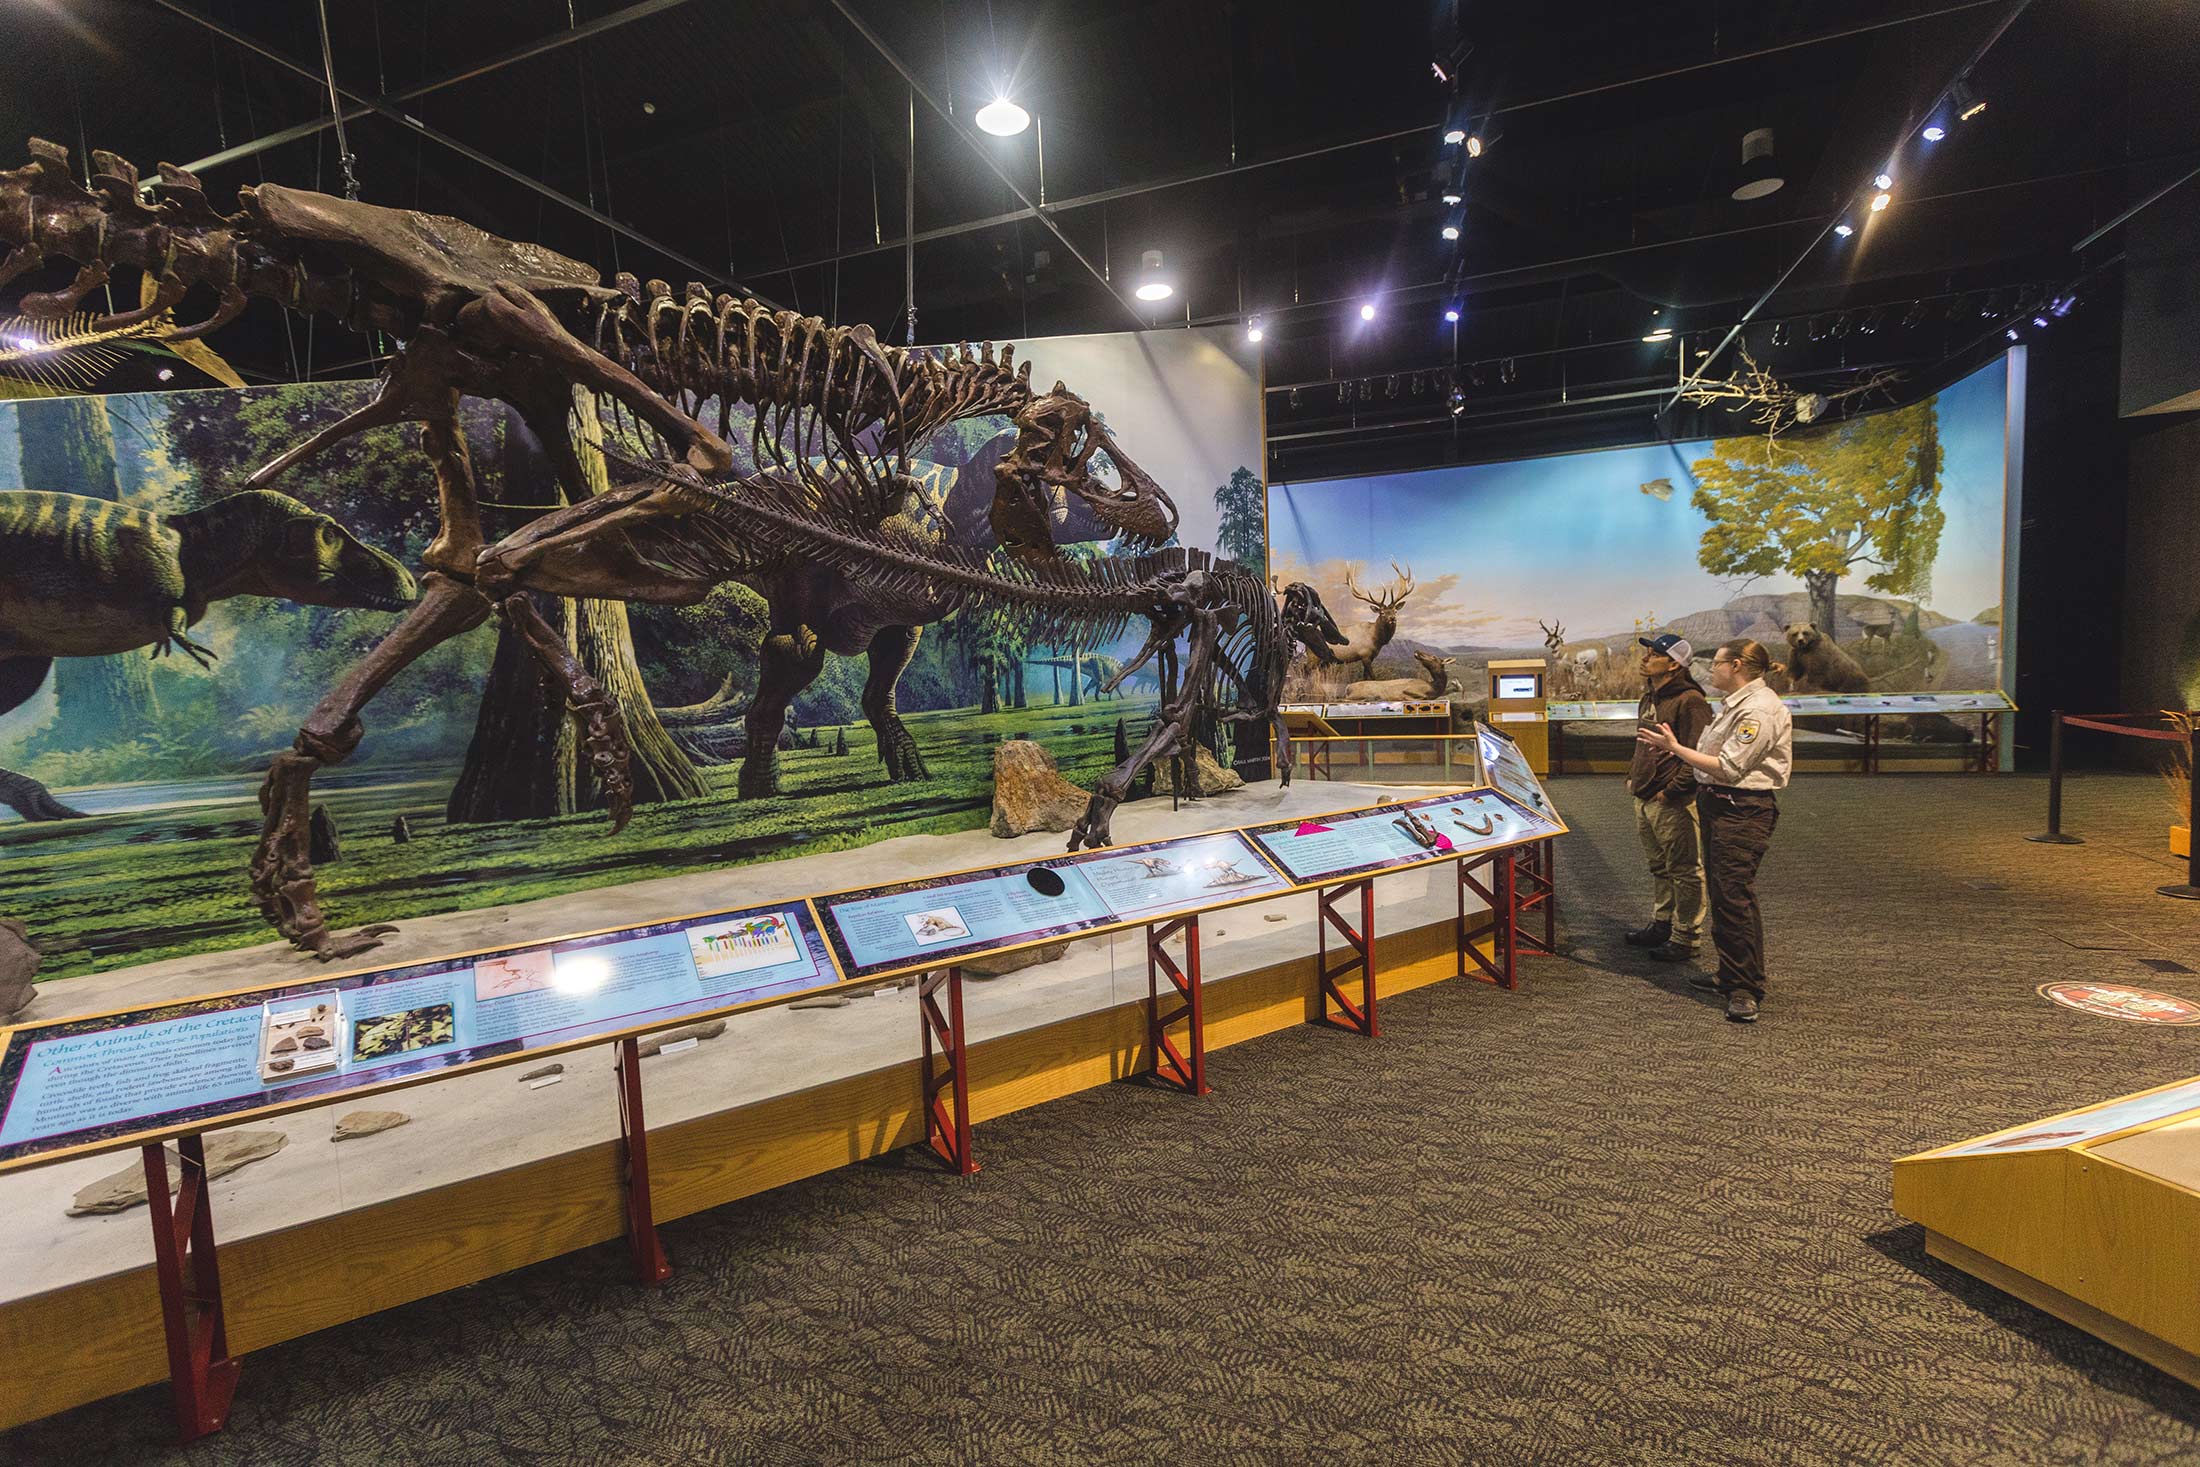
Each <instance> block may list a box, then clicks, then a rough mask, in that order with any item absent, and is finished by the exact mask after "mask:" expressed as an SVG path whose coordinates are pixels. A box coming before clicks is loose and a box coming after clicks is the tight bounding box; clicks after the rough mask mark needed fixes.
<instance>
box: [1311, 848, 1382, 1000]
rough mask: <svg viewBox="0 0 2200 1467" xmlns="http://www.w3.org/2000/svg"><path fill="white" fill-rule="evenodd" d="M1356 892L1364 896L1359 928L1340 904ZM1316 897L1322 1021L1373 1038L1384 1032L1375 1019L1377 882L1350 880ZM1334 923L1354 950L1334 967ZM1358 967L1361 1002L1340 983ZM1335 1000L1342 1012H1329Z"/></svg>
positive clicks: (1316, 958)
mask: <svg viewBox="0 0 2200 1467" xmlns="http://www.w3.org/2000/svg"><path fill="white" fill-rule="evenodd" d="M1355 892H1357V893H1358V894H1359V898H1360V925H1359V927H1358V928H1357V929H1356V930H1355V929H1354V927H1353V926H1352V924H1351V923H1350V922H1348V921H1346V920H1345V918H1344V916H1343V914H1342V913H1340V912H1338V910H1337V903H1338V902H1340V901H1342V900H1343V899H1345V898H1346V897H1349V896H1351V895H1352V894H1353V893H1355ZM1314 897H1315V901H1316V903H1317V904H1318V915H1319V920H1318V921H1317V922H1316V923H1315V933H1316V936H1315V941H1314V971H1315V972H1316V973H1317V974H1318V975H1319V976H1320V979H1321V994H1320V1002H1321V1018H1320V1020H1319V1022H1321V1023H1324V1024H1327V1025H1329V1026H1330V1027H1331V1028H1333V1029H1349V1030H1350V1031H1351V1032H1353V1033H1354V1034H1362V1035H1365V1036H1366V1037H1368V1038H1369V1039H1373V1038H1375V1037H1376V1036H1377V1035H1378V1034H1379V1033H1380V1032H1381V1031H1380V1030H1379V1029H1378V1028H1377V1025H1376V1020H1375V883H1374V882H1373V881H1372V880H1366V879H1362V880H1359V881H1350V882H1346V883H1345V884H1344V885H1342V886H1332V887H1324V888H1323V889H1321V890H1320V891H1317V892H1316V893H1315V894H1314ZM1332 926H1334V927H1335V928H1336V929H1337V932H1338V934H1339V935H1340V936H1342V937H1343V938H1344V941H1345V946H1346V948H1347V949H1348V950H1349V953H1350V956H1348V957H1346V958H1345V959H1344V960H1343V961H1342V962H1340V963H1338V964H1337V966H1336V967H1334V968H1332V967H1330V966H1329V929H1330V928H1331V927H1332ZM1354 969H1358V970H1359V974H1360V1001H1359V1002H1358V1003H1354V1002H1353V1001H1352V1000H1351V999H1349V998H1346V997H1345V995H1344V990H1343V989H1341V988H1339V987H1338V986H1337V984H1338V982H1339V981H1340V980H1341V979H1344V978H1348V977H1350V976H1351V974H1352V972H1353V970H1354ZM1331 1003H1335V1004H1336V1006H1337V1008H1338V1009H1339V1010H1340V1012H1338V1013H1335V1014H1332V1013H1331V1012H1330V1011H1329V1006H1330V1004H1331Z"/></svg>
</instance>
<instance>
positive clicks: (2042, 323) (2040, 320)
mask: <svg viewBox="0 0 2200 1467" xmlns="http://www.w3.org/2000/svg"><path fill="white" fill-rule="evenodd" d="M2032 324H2033V325H2035V326H2037V327H2039V328H2040V329H2041V330H2042V331H2045V330H2046V329H2047V318H2046V317H2045V316H2034V317H2033V318H2032Z"/></svg>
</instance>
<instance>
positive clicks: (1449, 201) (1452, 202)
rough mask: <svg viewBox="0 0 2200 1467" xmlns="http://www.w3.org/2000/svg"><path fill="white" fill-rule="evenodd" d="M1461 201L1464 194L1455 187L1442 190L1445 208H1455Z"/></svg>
mask: <svg viewBox="0 0 2200 1467" xmlns="http://www.w3.org/2000/svg"><path fill="white" fill-rule="evenodd" d="M1462 202H1464V196H1463V195H1461V194H1460V192H1459V190H1457V189H1455V188H1447V189H1445V190H1444V207H1445V208H1447V209H1456V208H1458V207H1459V205H1460V204H1461V203H1462Z"/></svg>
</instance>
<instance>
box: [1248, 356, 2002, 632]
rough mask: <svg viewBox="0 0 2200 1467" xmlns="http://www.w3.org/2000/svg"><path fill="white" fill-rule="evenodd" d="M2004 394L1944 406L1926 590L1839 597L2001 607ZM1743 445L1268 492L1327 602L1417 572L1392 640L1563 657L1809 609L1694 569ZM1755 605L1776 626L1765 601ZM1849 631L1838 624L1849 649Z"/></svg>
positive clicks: (1972, 380) (1843, 584)
mask: <svg viewBox="0 0 2200 1467" xmlns="http://www.w3.org/2000/svg"><path fill="white" fill-rule="evenodd" d="M2007 391H2008V371H2007V366H2006V363H2005V362H2004V361H2001V360H1997V361H1995V362H1994V363H1992V364H1991V365H1989V366H1987V367H1985V368H1983V369H1981V370H1980V371H1978V372H1975V373H1973V374H1972V375H1971V376H1969V377H1966V378H1964V379H1963V380H1962V381H1959V382H1957V383H1955V384H1953V385H1952V386H1950V387H1948V388H1946V389H1944V390H1943V391H1941V392H1940V393H1939V394H1938V398H1937V422H1938V433H1939V440H1940V445H1941V449H1942V455H1943V458H1942V465H1941V473H1940V485H1939V494H1938V505H1939V508H1940V511H1941V513H1942V514H1943V515H1944V516H1945V523H1944V525H1943V527H1942V529H1941V532H1940V536H1939V546H1938V554H1937V556H1936V557H1934V559H1933V562H1932V568H1931V573H1930V582H1929V588H1928V589H1926V590H1925V591H1924V592H1923V594H1921V595H1917V596H1914V597H1912V596H1885V597H1880V593H1878V592H1874V591H1872V590H1871V589H1870V588H1868V587H1867V586H1866V585H1865V577H1866V576H1867V575H1868V574H1869V573H1870V572H1871V570H1872V567H1871V566H1870V565H1868V564H1859V565H1857V566H1856V567H1854V568H1853V569H1852V570H1851V571H1850V573H1849V574H1847V575H1845V576H1843V577H1842V579H1841V581H1840V583H1839V588H1838V589H1839V594H1840V595H1841V596H1842V597H1843V598H1847V597H1850V596H1873V597H1880V599H1884V600H1887V601H1889V602H1898V603H1904V604H1907V603H1909V602H1912V601H1915V602H1919V603H1922V606H1923V608H1924V609H1925V611H1926V612H1927V620H1928V621H1937V620H1938V619H1940V618H1945V619H1946V620H1949V621H1953V622H1972V621H1974V620H1975V619H1976V618H1978V617H1980V615H1981V614H1982V613H1987V612H1990V611H1992V610H1993V609H1995V608H1997V607H1998V606H1999V605H2000V603H2001V600H2002V586H2003V575H2002V550H2003V489H2004V484H2003V467H2004V457H2005V450H2004V431H2005V411H2004V408H2005V401H2006V397H2007ZM1757 443H1759V444H1761V443H1762V440H1757ZM1748 444H1749V441H1748V440H1722V441H1720V442H1718V443H1714V442H1712V441H1708V440H1700V441H1692V442H1683V443H1673V444H1658V445H1649V446H1643V447H1637V448H1622V449H1610V450H1604V451H1600V452H1595V453H1581V454H1571V455H1565V456H1560V457H1553V458H1540V459H1528V460H1521V461H1516V462H1511V463H1498V464H1482V465H1473V466H1467V467H1460V468H1446V469H1432V470H1425V471H1421V472H1417V473H1410V474H1392V475H1378V476H1371V477H1365V478H1355V479H1338V480H1327V481H1322V482H1314V483H1303V484H1289V485H1281V484H1279V485H1275V486H1272V487H1271V490H1270V494H1269V535H1270V541H1271V548H1272V553H1273V555H1274V557H1275V560H1276V564H1277V567H1278V569H1279V572H1281V573H1284V574H1287V575H1288V574H1299V575H1304V576H1306V577H1307V578H1308V579H1311V580H1313V581H1314V582H1315V584H1316V585H1317V587H1322V588H1325V590H1326V588H1327V586H1328V585H1329V584H1330V583H1332V582H1336V581H1339V580H1341V568H1342V565H1343V564H1344V563H1345V562H1358V563H1359V565H1360V566H1361V567H1363V569H1362V571H1361V581H1362V583H1363V584H1366V583H1367V582H1368V581H1370V580H1375V581H1380V580H1383V579H1387V578H1388V577H1389V575H1390V568H1389V562H1391V561H1392V560H1394V559H1395V560H1397V561H1398V562H1400V563H1401V564H1404V565H1407V566H1408V567H1409V568H1410V569H1411V570H1412V571H1413V573H1414V575H1415V577H1416V582H1417V584H1416V589H1415V591H1414V593H1413V596H1412V598H1411V600H1410V601H1409V603H1408V605H1407V608H1406V610H1405V612H1404V614H1403V615H1402V617H1401V624H1400V630H1399V633H1398V635H1399V636H1400V638H1401V639H1411V640H1413V641H1417V642H1421V643H1426V644H1432V645H1436V646H1442V647H1447V648H1470V647H1471V648H1491V649H1494V648H1536V647H1540V645H1541V644H1542V642H1543V638H1544V633H1543V630H1542V626H1541V624H1542V623H1561V622H1562V623H1563V625H1564V628H1565V630H1566V633H1567V637H1568V639H1569V641H1572V640H1581V639H1592V640H1593V639H1605V638H1617V637H1619V636H1621V635H1622V634H1628V635H1631V634H1632V632H1633V630H1634V628H1635V627H1636V626H1637V624H1638V623H1639V622H1641V621H1643V620H1645V619H1648V618H1652V617H1654V618H1655V619H1657V620H1659V621H1661V622H1667V623H1670V622H1673V621H1676V620H1678V619H1680V618H1683V617H1686V616H1688V615H1689V614H1691V613H1699V612H1706V611H1710V610H1714V609H1719V608H1723V607H1728V606H1729V605H1730V604H1731V603H1736V602H1737V601H1738V600H1740V599H1743V598H1750V597H1759V598H1780V597H1788V598H1799V596H1800V593H1801V592H1802V591H1803V589H1804V587H1803V583H1802V581H1801V580H1799V579H1798V578H1796V577H1794V576H1790V575H1784V574H1776V575H1770V576H1764V577H1759V578H1756V579H1753V580H1751V579H1748V578H1744V577H1739V576H1720V575H1715V574H1713V573H1712V572H1710V571H1707V570H1706V569H1705V568H1704V567H1703V565H1702V564H1701V563H1700V561H1699V551H1700V548H1701V546H1702V544H1703V540H1704V534H1705V531H1706V530H1707V528H1708V527H1709V521H1708V520H1707V519H1706V517H1705V515H1704V514H1703V513H1702V512H1701V511H1699V510H1698V509H1697V508H1696V507H1695V506H1694V505H1693V504H1692V503H1691V496H1692V493H1693V491H1694V490H1695V488H1696V485H1697V482H1698V480H1697V468H1696V466H1697V465H1698V464H1699V463H1700V462H1701V461H1703V460H1704V459H1705V458H1706V457H1707V456H1709V455H1711V454H1713V453H1714V452H1724V453H1727V454H1729V455H1730V456H1731V455H1733V454H1735V453H1736V452H1737V451H1748ZM1378 506H1379V507H1380V512H1378ZM1348 604H1349V603H1348ZM1749 604H1751V605H1756V604H1759V603H1756V602H1751V603H1749ZM1763 604H1765V605H1766V606H1767V607H1768V614H1769V608H1770V606H1771V604H1772V603H1770V602H1766V603H1763ZM1934 614H1937V616H1936V615H1934ZM1771 621H1772V623H1773V624H1777V623H1778V622H1779V621H1780V618H1779V617H1778V616H1776V615H1774V616H1772V617H1771ZM1850 630H1851V629H1850V628H1849V627H1848V626H1847V625H1846V616H1845V615H1844V626H1843V634H1844V636H1846V635H1848V633H1849V631H1850Z"/></svg>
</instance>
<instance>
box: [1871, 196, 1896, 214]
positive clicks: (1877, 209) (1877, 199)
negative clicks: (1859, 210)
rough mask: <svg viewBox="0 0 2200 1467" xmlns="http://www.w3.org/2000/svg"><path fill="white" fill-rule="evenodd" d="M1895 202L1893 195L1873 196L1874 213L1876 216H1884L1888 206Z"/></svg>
mask: <svg viewBox="0 0 2200 1467" xmlns="http://www.w3.org/2000/svg"><path fill="white" fill-rule="evenodd" d="M1893 202H1894V196H1893V195H1892V194H1873V195H1872V212H1873V213H1874V214H1883V213H1885V212H1886V209H1887V206H1888V205H1889V204H1891V203H1893Z"/></svg>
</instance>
